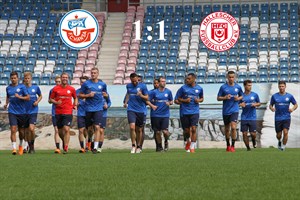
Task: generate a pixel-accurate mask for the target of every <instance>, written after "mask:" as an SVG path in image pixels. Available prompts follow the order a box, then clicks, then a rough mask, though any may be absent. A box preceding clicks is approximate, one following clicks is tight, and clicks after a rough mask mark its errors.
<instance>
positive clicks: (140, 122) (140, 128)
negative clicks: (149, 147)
mask: <svg viewBox="0 0 300 200" xmlns="http://www.w3.org/2000/svg"><path fill="white" fill-rule="evenodd" d="M136 116H137V117H136V124H135V125H136V127H138V128H137V130H138V131H137V132H136V140H137V141H138V142H137V149H136V153H141V152H142V146H141V144H142V140H143V127H144V125H145V119H144V113H136Z"/></svg>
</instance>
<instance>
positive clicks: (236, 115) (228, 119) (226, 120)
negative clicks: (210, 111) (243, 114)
mask: <svg viewBox="0 0 300 200" xmlns="http://www.w3.org/2000/svg"><path fill="white" fill-rule="evenodd" d="M238 118H239V113H238V112H235V113H232V114H231V115H223V121H224V124H225V125H227V124H230V122H237V121H238Z"/></svg>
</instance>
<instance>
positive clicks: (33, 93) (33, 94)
mask: <svg viewBox="0 0 300 200" xmlns="http://www.w3.org/2000/svg"><path fill="white" fill-rule="evenodd" d="M26 88H27V91H28V94H29V95H30V100H29V101H26V102H25V104H26V113H27V114H35V113H38V112H39V107H38V106H34V105H33V103H34V102H36V100H37V99H38V96H40V95H41V94H42V93H41V90H40V87H39V86H37V85H32V86H30V87H26Z"/></svg>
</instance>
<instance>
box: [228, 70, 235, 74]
mask: <svg viewBox="0 0 300 200" xmlns="http://www.w3.org/2000/svg"><path fill="white" fill-rule="evenodd" d="M230 74H235V72H234V71H229V72H228V73H227V75H230Z"/></svg>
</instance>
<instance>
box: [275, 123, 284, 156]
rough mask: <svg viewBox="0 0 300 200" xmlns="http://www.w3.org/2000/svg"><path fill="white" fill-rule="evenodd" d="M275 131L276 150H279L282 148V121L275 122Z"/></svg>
mask: <svg viewBox="0 0 300 200" xmlns="http://www.w3.org/2000/svg"><path fill="white" fill-rule="evenodd" d="M275 131H276V138H277V140H278V146H277V148H278V149H279V150H281V147H282V142H281V138H282V131H283V121H275Z"/></svg>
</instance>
